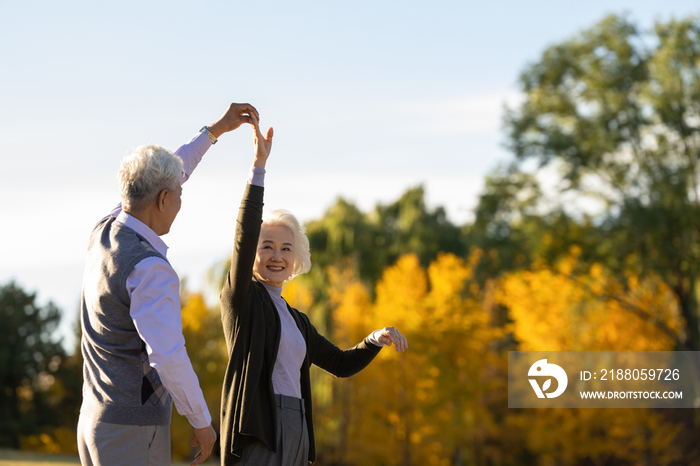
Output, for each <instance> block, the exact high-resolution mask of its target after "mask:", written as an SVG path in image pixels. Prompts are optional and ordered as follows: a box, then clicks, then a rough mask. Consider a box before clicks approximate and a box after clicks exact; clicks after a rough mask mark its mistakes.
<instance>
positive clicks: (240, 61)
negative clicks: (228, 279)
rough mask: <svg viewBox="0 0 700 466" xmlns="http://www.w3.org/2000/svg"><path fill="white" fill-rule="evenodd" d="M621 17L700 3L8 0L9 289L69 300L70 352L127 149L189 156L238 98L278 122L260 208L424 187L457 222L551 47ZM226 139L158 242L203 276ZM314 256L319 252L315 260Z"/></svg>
mask: <svg viewBox="0 0 700 466" xmlns="http://www.w3.org/2000/svg"><path fill="white" fill-rule="evenodd" d="M608 13H618V14H622V13H627V14H628V15H629V17H630V18H631V19H632V20H634V21H635V22H637V23H638V24H639V25H640V26H642V27H645V28H649V27H651V26H652V25H653V22H654V20H662V21H666V20H668V19H670V18H672V17H675V18H681V17H686V16H688V15H691V14H695V15H699V14H700V7H699V6H698V4H697V0H693V1H690V0H688V1H685V0H676V1H665V2H658V1H632V0H629V1H628V0H609V1H588V2H561V1H534V2H516V1H494V2H471V1H460V2H458V1H437V2H415V1H402V2H395V1H384V2H382V1H354V2H328V1H315V2H278V1H274V2H260V1H258V2H247V3H243V2H234V1H228V2H224V1H199V2H184V1H167V2H166V1H148V2H143V1H141V2H134V1H122V2H112V3H109V4H108V3H106V2H87V1H85V2H78V1H70V0H69V1H63V2H49V1H31V0H29V1H22V2H7V1H0V63H1V65H0V70H2V73H0V138H1V140H2V141H3V146H4V147H3V150H2V152H0V154H1V155H0V157H2V171H1V172H0V177H1V180H2V181H1V182H0V199H1V200H2V202H1V203H0V215H1V218H2V229H1V233H0V234H1V235H2V237H1V240H2V241H0V283H6V282H7V281H9V280H10V279H14V280H15V281H16V282H18V283H19V284H21V285H23V286H24V287H25V288H27V289H28V290H30V291H35V292H38V295H39V300H40V302H46V301H47V300H49V299H51V300H53V301H54V302H55V303H56V304H58V305H59V306H60V307H61V308H62V309H63V310H64V312H65V314H66V318H65V319H64V321H65V323H64V325H63V327H62V332H63V334H64V335H65V337H66V339H67V342H68V344H70V345H72V335H71V334H72V330H71V325H72V324H73V322H74V321H75V315H76V314H77V308H78V304H79V296H80V286H81V280H82V263H83V259H84V249H85V244H86V240H87V235H88V233H89V231H90V229H91V227H92V225H93V224H94V223H95V222H96V221H97V220H98V219H99V218H100V217H101V216H103V215H105V214H106V213H107V212H108V211H109V210H110V209H111V208H112V207H113V206H114V205H116V203H117V202H118V191H117V183H116V172H117V170H118V167H119V162H120V160H121V159H122V157H123V156H125V155H126V154H127V153H128V152H129V151H130V150H131V149H133V148H134V147H137V146H139V145H142V144H149V143H152V144H160V145H163V146H165V147H168V148H170V149H172V150H175V149H176V148H177V147H178V146H179V145H180V144H181V143H183V142H185V141H186V140H188V139H189V138H190V137H191V136H192V135H194V134H195V133H196V131H197V130H198V129H199V128H200V127H202V126H203V125H205V124H208V123H211V122H213V121H214V120H215V119H216V118H217V117H218V116H219V115H220V114H221V113H222V112H223V111H224V109H225V108H226V106H227V104H228V103H229V102H240V101H247V102H250V103H252V104H254V105H255V106H256V107H257V108H258V110H259V111H260V113H261V118H262V124H263V125H268V126H270V125H271V126H273V127H274V128H275V141H274V146H273V152H272V156H271V158H270V161H269V162H268V176H267V182H266V183H267V192H266V208H268V209H275V208H286V209H289V210H291V211H293V212H295V213H296V214H297V215H298V216H299V217H300V218H301V219H302V220H305V221H306V220H311V219H314V218H318V217H320V216H321V215H323V212H324V210H325V209H326V208H327V207H329V206H330V205H331V204H332V203H333V202H334V200H335V199H336V197H337V196H339V195H342V196H344V197H346V198H348V199H350V200H352V201H354V202H356V203H357V204H358V205H359V206H360V207H361V208H362V209H363V210H369V209H371V208H372V207H373V206H374V205H375V204H376V203H377V202H390V201H394V200H395V199H397V198H398V197H399V196H400V195H401V193H403V192H404V191H405V190H406V189H407V188H409V187H412V186H415V185H417V184H421V183H422V184H423V185H424V186H425V189H426V193H427V200H428V203H429V205H430V206H432V207H434V206H437V205H442V206H445V207H446V208H447V211H448V214H449V216H450V218H451V219H452V220H453V221H454V222H456V223H459V224H462V223H465V222H467V221H469V220H470V218H471V209H473V207H474V206H475V204H476V196H477V194H478V192H479V190H480V189H481V187H482V182H483V181H482V180H483V178H484V176H485V175H486V174H487V173H488V171H489V170H491V169H493V168H494V167H496V166H497V165H498V164H499V163H503V162H504V161H507V160H509V157H510V156H509V154H508V153H507V151H506V150H505V149H503V147H502V143H503V133H502V131H501V115H502V109H503V106H504V105H505V104H510V105H515V104H516V103H517V102H518V88H517V77H518V75H519V73H520V72H521V71H522V70H523V68H524V67H525V66H526V65H527V64H528V63H531V62H534V61H535V60H537V59H538V57H539V56H540V55H541V53H542V52H543V51H544V49H545V48H546V47H547V46H549V45H552V44H555V43H557V42H559V41H562V40H565V39H567V38H569V37H571V36H572V35H574V34H576V32H577V31H580V30H581V29H585V28H588V27H590V26H592V25H593V24H594V23H595V22H597V21H599V20H600V19H602V18H603V17H604V16H605V15H606V14H608ZM251 156H252V142H251V131H250V129H249V128H241V129H239V130H238V131H237V132H236V133H233V134H229V135H225V136H224V137H222V139H221V141H220V142H219V143H218V144H217V145H216V146H214V147H213V148H212V149H211V150H210V151H209V153H208V154H207V155H206V156H205V159H204V161H203V162H202V164H201V165H200V167H199V168H198V169H197V171H196V172H195V174H194V175H193V177H192V179H191V180H190V181H188V183H187V184H186V185H185V190H184V195H183V207H182V210H181V212H180V215H179V216H178V219H177V220H176V222H175V224H174V226H173V229H172V232H171V233H170V234H168V235H167V236H165V237H164V240H165V241H166V243H167V244H168V245H169V246H170V252H169V258H170V260H171V263H172V264H173V265H174V267H175V269H176V270H177V271H178V273H179V274H180V275H181V277H182V276H187V277H188V281H189V284H190V286H191V287H193V288H195V289H197V288H200V287H201V286H202V282H203V277H204V274H205V272H206V270H207V268H208V267H210V266H211V265H212V264H214V263H216V262H219V261H221V260H223V259H225V257H226V255H227V254H228V251H229V249H230V246H231V238H232V235H233V226H234V219H235V215H236V212H237V206H238V201H239V196H240V194H241V192H242V189H243V185H244V183H245V177H246V172H247V170H248V167H249V166H250V163H251ZM312 259H313V257H312Z"/></svg>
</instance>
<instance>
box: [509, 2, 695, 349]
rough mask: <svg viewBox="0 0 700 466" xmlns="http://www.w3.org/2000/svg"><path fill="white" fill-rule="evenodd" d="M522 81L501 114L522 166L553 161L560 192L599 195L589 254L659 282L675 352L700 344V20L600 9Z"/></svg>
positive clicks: (613, 267)
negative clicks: (667, 302) (676, 310)
mask: <svg viewBox="0 0 700 466" xmlns="http://www.w3.org/2000/svg"><path fill="white" fill-rule="evenodd" d="M520 83H521V86H522V90H523V92H524V94H525V100H524V102H523V103H522V105H520V107H519V108H517V109H515V110H510V111H509V112H508V114H507V116H506V128H507V131H508V137H509V144H510V147H511V149H512V150H513V152H514V153H515V155H516V157H517V159H518V161H519V162H521V163H524V162H526V161H529V160H533V161H537V162H538V163H539V166H540V167H545V166H555V167H556V168H557V169H558V170H559V172H560V173H561V179H560V183H559V189H560V191H561V192H562V193H566V192H569V193H573V194H575V195H576V196H578V197H579V198H580V197H582V196H586V195H589V196H590V195H593V196H594V197H595V198H596V199H597V200H598V201H602V205H603V208H602V214H601V216H600V219H599V220H598V223H599V224H600V225H601V227H600V235H599V236H598V237H597V239H598V240H599V241H598V242H597V244H596V245H595V247H594V248H592V250H590V251H586V252H587V253H593V254H594V255H595V256H596V258H595V260H597V261H600V262H603V263H605V265H606V266H607V267H609V268H610V270H613V271H614V272H615V273H617V274H618V275H619V276H620V277H622V276H623V274H624V271H625V270H629V269H630V268H636V270H635V273H636V274H637V275H655V276H658V277H661V279H662V280H663V281H664V282H665V283H666V284H667V285H668V287H669V288H670V289H671V290H673V293H674V294H675V296H676V299H677V300H678V304H679V306H680V309H681V314H682V317H683V322H684V327H685V328H684V329H683V330H682V331H681V332H679V335H683V336H684V337H683V338H682V339H680V340H679V341H678V345H677V347H678V348H683V349H687V350H694V351H697V350H700V327H699V325H698V298H697V296H696V288H697V285H696V283H697V281H698V278H700V192H699V191H698V169H699V167H698V160H699V158H700V22H698V21H697V20H694V19H686V20H682V21H670V22H668V23H665V24H662V23H658V24H657V25H656V27H655V29H654V30H653V31H648V32H646V31H640V30H639V28H637V27H636V26H635V25H634V24H632V23H630V22H629V21H628V20H627V19H625V18H623V17H618V16H614V15H613V16H608V17H607V18H605V19H604V20H603V21H601V22H600V23H598V24H597V25H595V26H594V27H593V28H591V29H589V30H586V31H583V32H581V33H580V34H579V35H577V36H576V37H574V38H572V39H570V40H568V41H565V42H563V43H561V44H558V45H554V46H552V47H550V48H548V49H547V50H546V51H545V52H544V54H543V55H542V57H541V59H540V60H539V61H538V62H537V63H534V64H532V65H531V66H529V67H528V68H527V69H526V70H525V71H524V72H523V73H522V75H521V77H520ZM630 261H633V263H630Z"/></svg>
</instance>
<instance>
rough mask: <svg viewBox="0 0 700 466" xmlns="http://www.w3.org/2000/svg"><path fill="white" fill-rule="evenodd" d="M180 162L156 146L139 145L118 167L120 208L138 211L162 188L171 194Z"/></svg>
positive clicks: (177, 175) (179, 169)
mask: <svg viewBox="0 0 700 466" xmlns="http://www.w3.org/2000/svg"><path fill="white" fill-rule="evenodd" d="M181 173H182V160H181V159H180V157H178V156H176V155H175V154H173V153H172V152H170V151H169V150H167V149H164V148H162V147H160V146H154V145H151V146H141V147H138V148H136V149H135V150H134V151H133V152H132V153H131V154H129V155H127V156H126V157H124V160H122V165H121V168H119V188H120V191H121V197H122V208H123V209H124V210H125V211H126V212H140V211H141V210H143V209H145V208H146V207H148V205H149V204H150V203H151V202H153V201H154V200H155V198H156V196H157V195H158V193H159V192H161V191H162V190H164V189H167V190H169V191H174V190H175V189H176V188H177V186H178V185H179V183H180V174H181Z"/></svg>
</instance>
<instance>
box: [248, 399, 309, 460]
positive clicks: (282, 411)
mask: <svg viewBox="0 0 700 466" xmlns="http://www.w3.org/2000/svg"><path fill="white" fill-rule="evenodd" d="M275 398H276V400H277V453H275V452H273V451H272V450H270V449H269V448H267V447H266V446H265V444H264V443H262V442H261V441H259V440H258V441H257V442H255V443H252V444H250V445H248V446H247V447H246V448H245V449H244V450H243V454H242V456H241V466H260V465H265V466H305V465H306V464H308V462H309V432H308V430H307V426H306V416H305V415H304V413H305V412H306V408H305V407H304V400H301V399H299V398H294V397H291V396H284V395H275Z"/></svg>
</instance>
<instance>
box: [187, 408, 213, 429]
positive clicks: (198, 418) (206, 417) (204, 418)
mask: <svg viewBox="0 0 700 466" xmlns="http://www.w3.org/2000/svg"><path fill="white" fill-rule="evenodd" d="M185 417H186V418H187V420H188V421H189V423H190V425H191V426H192V427H194V428H195V429H204V428H205V427H209V426H210V425H211V414H209V411H205V412H201V413H193V414H186V415H185Z"/></svg>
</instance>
